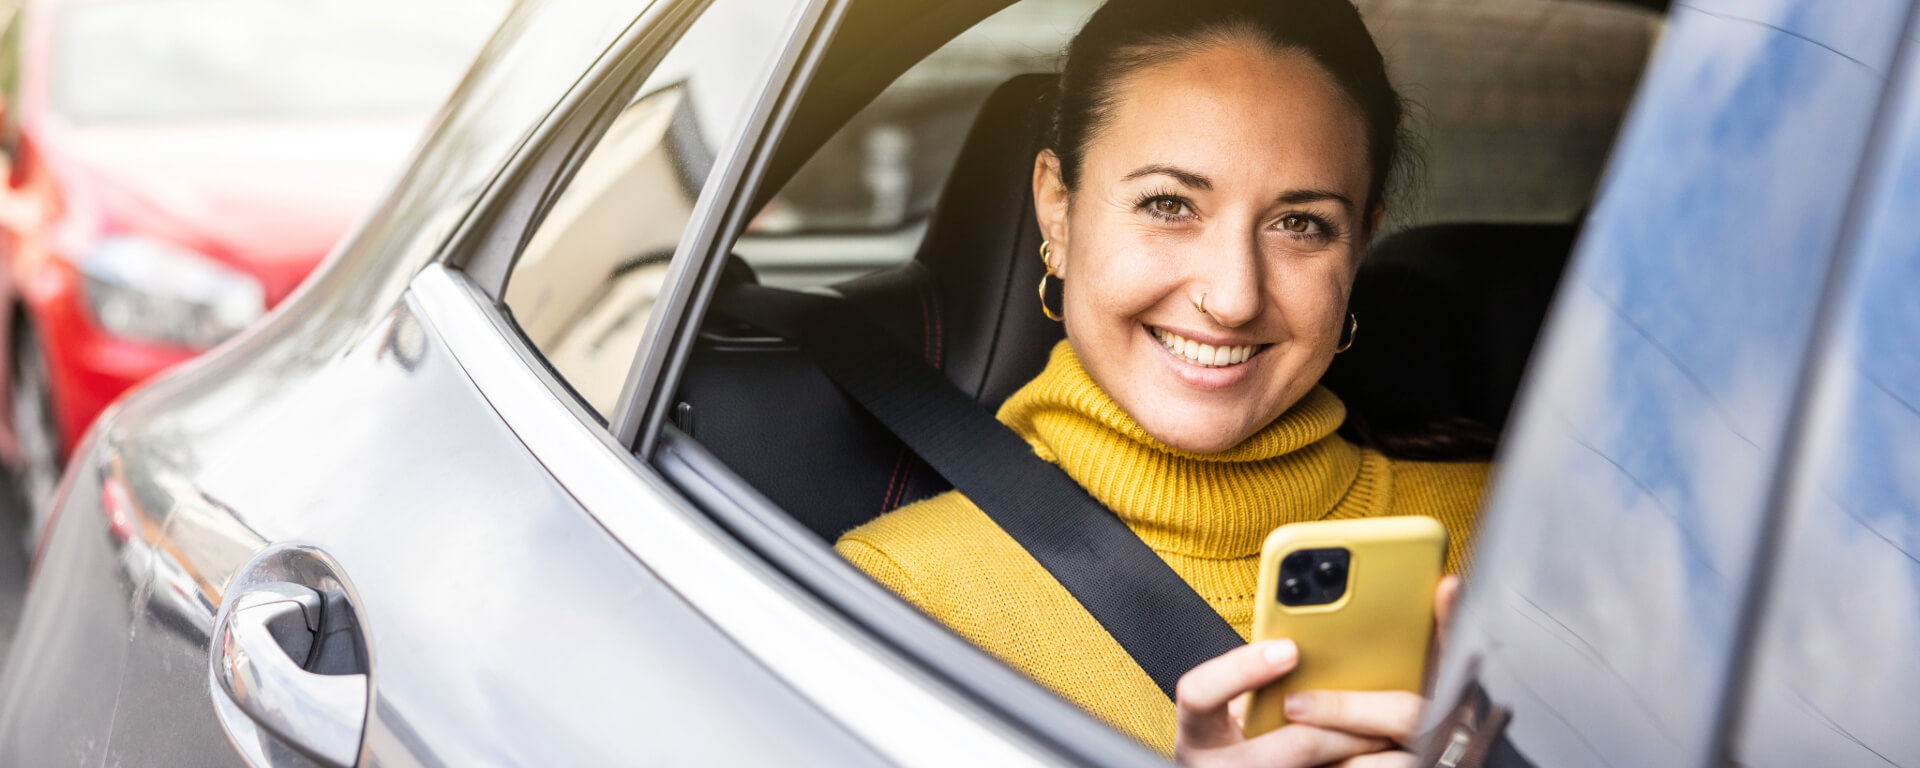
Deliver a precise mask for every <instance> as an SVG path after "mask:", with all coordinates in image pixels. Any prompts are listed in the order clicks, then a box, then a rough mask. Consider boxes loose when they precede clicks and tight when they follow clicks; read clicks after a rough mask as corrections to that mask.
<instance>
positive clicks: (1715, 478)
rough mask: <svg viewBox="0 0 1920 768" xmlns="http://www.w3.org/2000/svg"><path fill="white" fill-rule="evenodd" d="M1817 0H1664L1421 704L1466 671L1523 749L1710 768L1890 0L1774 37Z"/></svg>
mask: <svg viewBox="0 0 1920 768" xmlns="http://www.w3.org/2000/svg"><path fill="white" fill-rule="evenodd" d="M1823 7H1825V6H1823V5H1821V4H1820V0H1790V1H1789V2H1782V3H1778V4H1773V5H1769V6H1766V7H1764V8H1763V7H1761V6H1752V5H1750V6H1743V7H1742V9H1740V10H1738V11H1733V12H1729V14H1721V13H1719V12H1715V13H1706V12H1702V11H1699V10H1695V9H1692V8H1689V7H1687V6H1685V5H1683V4H1675V6H1674V10H1673V12H1672V15H1671V16H1670V18H1669V25H1668V27H1667V29H1666V31H1665V33H1664V37H1663V40H1662V42H1661V48H1660V52H1659V54H1658V55H1657V56H1656V57H1655V59H1654V61H1655V62H1656V63H1655V65H1654V68H1653V69H1652V70H1651V71H1649V73H1648V75H1647V79H1646V83H1645V84H1644V85H1643V87H1642V89H1641V91H1640V93H1639V95H1638V96H1637V97H1636V101H1635V104H1634V108H1633V117H1632V118H1631V119H1630V120H1629V122H1628V124H1627V127H1626V128H1625V130H1624V131H1623V133H1622V136H1621V140H1620V144H1619V147H1618V148H1617V150H1616V157H1615V158H1614V159H1613V160H1612V162H1611V163H1610V165H1609V167H1608V169H1607V183H1606V186H1605V187H1604V188H1603V189H1602V190H1601V191H1600V195H1599V198H1598V203H1597V204H1596V205H1595V206H1594V210H1593V214H1592V216H1591V217H1590V218H1589V219H1588V220H1587V222H1586V224H1585V228H1584V231H1583V233H1582V235H1581V239H1580V244H1579V250H1578V253H1576V255H1575V259H1574V262H1573V264H1572V265H1571V266H1570V267H1569V268H1568V274H1567V275H1566V279H1565V280H1564V281H1562V283H1561V288H1560V292H1559V294H1558V296H1557V297H1556V298H1555V303H1554V308H1553V317H1552V319H1551V321H1550V323H1549V325H1548V327H1547V329H1546V330H1545V331H1544V332H1543V334H1542V337H1541V340H1540V344H1541V349H1540V352H1539V353H1538V354H1537V355H1535V356H1534V359H1533V361H1532V362H1531V363H1530V365H1529V368H1528V370H1527V377H1528V383H1527V387H1526V390H1525V391H1524V392H1523V393H1522V394H1521V400H1520V406H1519V408H1518V409H1516V413H1515V420H1514V427H1513V429H1512V430H1511V434H1509V435H1508V436H1507V437H1506V440H1505V441H1504V442H1503V444H1502V446H1501V449H1502V453H1501V465H1500V468H1499V471H1498V473H1497V477H1496V479H1495V481H1494V485H1493V486H1492V487H1490V488H1489V489H1488V491H1487V495H1486V498H1487V499H1488V500H1489V501H1488V507H1487V509H1485V510H1484V511H1483V512H1482V520H1484V521H1487V522H1488V525H1487V526H1486V527H1485V529H1484V530H1482V531H1481V534H1480V537H1479V540H1478V541H1477V542H1476V544H1475V563H1474V568H1473V572H1472V574H1471V576H1470V577H1469V585H1468V590H1467V592H1466V597H1465V599H1464V602H1463V604H1462V606H1461V608H1460V610H1459V613H1458V618H1457V619H1456V620H1455V622H1454V629H1453V634H1452V636H1451V637H1450V638H1449V641H1448V644H1447V647H1446V656H1445V657H1444V659H1443V661H1442V664H1441V669H1440V673H1439V675H1438V678H1437V679H1438V681H1439V682H1438V685H1437V688H1436V696H1435V699H1436V701H1438V702H1441V703H1442V706H1440V707H1438V708H1437V711H1438V712H1440V713H1450V712H1456V711H1458V710H1457V709H1456V707H1455V704H1456V702H1459V701H1461V696H1460V693H1461V692H1462V691H1465V690H1470V688H1469V684H1470V683H1473V682H1476V681H1477V682H1478V683H1479V685H1480V686H1481V687H1482V688H1483V689H1484V691H1485V692H1486V694H1487V695H1488V696H1489V697H1490V698H1491V700H1492V701H1493V702H1494V703H1495V704H1496V705H1497V706H1499V707H1503V708H1507V709H1509V710H1510V711H1511V715H1512V717H1511V719H1510V720H1508V721H1507V723H1506V726H1505V731H1504V734H1505V736H1506V737H1507V739H1508V740H1509V741H1510V743H1511V746H1512V747H1514V748H1515V749H1516V750H1517V751H1518V752H1519V753H1521V754H1522V755H1524V756H1525V757H1526V758H1527V759H1529V760H1531V761H1532V762H1533V764H1536V765H1554V766H1605V765H1615V766H1626V765H1632V766H1649V767H1658V766H1697V765H1704V764H1708V763H1710V762H1711V761H1712V759H1713V758H1712V755H1714V753H1715V751H1716V748H1717V745H1716V744H1714V742H1713V739H1714V737H1715V735H1716V731H1717V728H1718V724H1719V722H1720V720H1719V718H1720V716H1721V711H1722V710H1721V707H1722V706H1723V704H1724V703H1725V696H1726V691H1727V688H1728V686H1729V685H1730V683H1731V682H1732V681H1731V679H1730V678H1729V677H1728V674H1729V673H1730V672H1731V671H1732V670H1733V669H1734V667H1733V664H1732V659H1733V658H1735V657H1736V654H1738V653H1739V652H1740V648H1741V643H1742V639H1741V638H1742V633H1743V632H1744V631H1745V629H1746V625H1745V623H1744V622H1745V617H1744V616H1743V614H1742V612H1741V606H1742V603H1743V600H1744V598H1745V596H1746V594H1747V590H1748V589H1749V587H1750V583H1749V576H1750V575H1751V574H1752V573H1753V569H1755V568H1756V567H1757V565H1756V564H1757V563H1758V565H1759V566H1771V565H1773V563H1770V562H1760V561H1758V560H1756V558H1757V557H1760V556H1762V555H1763V553H1761V552H1760V551H1759V550H1758V549H1757V547H1756V544H1757V542H1759V541H1760V540H1761V536H1760V531H1761V528H1762V526H1763V525H1765V524H1766V521H1767V516H1766V510H1767V508H1768V505H1769V503H1770V496H1769V494H1770V492H1771V490H1772V488H1773V475H1774V473H1775V472H1776V470H1777V468H1778V467H1779V466H1780V464H1779V462H1780V460H1781V458H1782V455H1783V452H1785V451H1789V450H1791V449H1790V448H1789V447H1788V446H1787V445H1786V443H1785V440H1786V439H1788V438H1789V437H1790V436H1791V434H1792V432H1791V430H1790V429H1789V418H1788V417H1789V414H1791V413H1792V410H1793V407H1794V404H1795V402H1796V398H1797V397H1798V396H1799V384H1800V381H1801V371H1802V367H1803V366H1804V365H1806V364H1807V361H1808V355H1807V351H1808V349H1809V347H1810V343H1811V342H1812V341H1813V337H1812V333H1813V331H1814V327H1815V324H1814V318H1815V314H1816V311H1817V310H1818V308H1819V306H1820V301H1821V298H1822V286H1823V284H1824V283H1825V281H1826V279H1827V275H1828V274H1829V270H1830V269H1831V265H1832V258H1833V254H1834V248H1835V246H1836V245H1837V244H1838V242H1839V241H1840V238H1841V237H1842V234H1841V233H1842V231H1843V225H1844V223H1845V222H1846V220H1847V217H1848V215H1849V214H1848V201H1849V199H1850V198H1851V197H1852V193H1853V190H1854V188H1855V184H1856V183H1857V173H1858V169H1859V164H1860V161H1861V157H1862V152H1863V150H1864V148H1865V147H1866V145H1867V137H1868V132H1869V128H1870V125H1871V118H1872V117H1873V116H1874V115H1875V113H1876V111H1877V110H1878V109H1879V105H1880V103H1881V98H1882V93H1883V89H1884V85H1885V82H1886V79H1885V75H1884V72H1885V71H1886V69H1887V67H1888V66H1890V63H1891V62H1890V61H1889V60H1888V59H1887V57H1886V54H1885V53H1884V51H1886V50H1887V49H1888V48H1889V46H1888V43H1889V42H1890V41H1891V40H1894V39H1897V38H1898V36H1899V29H1898V24H1897V20H1898V19H1900V18H1902V17H1903V16H1904V14H1905V13H1906V9H1905V5H1904V4H1901V5H1899V6H1898V7H1895V6H1893V5H1892V4H1883V5H1881V6H1879V7H1876V8H1870V7H1868V6H1866V5H1862V6H1861V7H1860V10H1861V12H1862V13H1867V12H1872V13H1874V14H1877V18H1879V19H1880V24H1881V25H1882V27H1881V28H1879V29H1877V30H1876V32H1877V34H1875V35H1869V36H1865V37H1861V38H1857V39H1854V40H1850V41H1847V42H1845V43H1842V44H1839V46H1838V47H1828V46H1827V45H1824V44H1821V43H1816V42H1810V41H1809V40H1808V38H1807V37H1805V36H1804V35H1801V34H1799V33H1798V32H1796V31H1795V30H1794V29H1793V27H1794V26H1795V25H1796V24H1800V23H1801V20H1802V19H1806V18H1809V17H1812V16H1816V15H1818V14H1819V12H1818V10H1817V9H1819V8H1823ZM1742 14H1745V15H1744V16H1743V15H1742ZM1875 56H1878V57H1879V58H1877V59H1876V58H1872V57H1875ZM1808 147H1819V148H1821V155H1822V160H1821V162H1819V163H1807V162H1805V157H1806V152H1807V148H1808ZM1812 570H1814V571H1817V570H1819V569H1818V568H1815V569H1812ZM1787 572H1789V573H1799V572H1800V571H1796V570H1789V571H1787ZM1809 572H1810V571H1809ZM1476 667H1477V671H1475V670H1476ZM1715 764H1718V763H1715ZM1815 764H1819V763H1815Z"/></svg>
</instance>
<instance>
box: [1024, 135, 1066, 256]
mask: <svg viewBox="0 0 1920 768" xmlns="http://www.w3.org/2000/svg"><path fill="white" fill-rule="evenodd" d="M1071 194H1072V193H1070V192H1069V191H1068V190H1067V183H1066V181H1065V180H1064V179H1062V178H1061V177H1060V157H1059V156H1058V155H1055V154H1054V153H1053V150H1051V149H1043V150H1040V154H1038V155H1035V156H1034V158H1033V217H1034V219H1035V220H1037V221H1039V223H1040V236H1041V237H1042V238H1045V239H1046V240H1047V242H1048V243H1051V247H1052V249H1053V274H1054V276H1056V277H1060V278H1062V279H1064V278H1066V276H1067V260H1066V258H1065V254H1066V252H1067V208H1068V202H1069V198H1070V197H1071Z"/></svg>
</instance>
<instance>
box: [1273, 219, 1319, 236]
mask: <svg viewBox="0 0 1920 768" xmlns="http://www.w3.org/2000/svg"><path fill="white" fill-rule="evenodd" d="M1280 226H1281V227H1282V228H1285V229H1286V230H1287V231H1288V232H1293V233H1296V234H1302V235H1304V234H1309V233H1311V232H1313V230H1314V223H1313V219H1309V218H1307V217H1305V216H1288V217H1286V218H1284V219H1281V220H1280Z"/></svg>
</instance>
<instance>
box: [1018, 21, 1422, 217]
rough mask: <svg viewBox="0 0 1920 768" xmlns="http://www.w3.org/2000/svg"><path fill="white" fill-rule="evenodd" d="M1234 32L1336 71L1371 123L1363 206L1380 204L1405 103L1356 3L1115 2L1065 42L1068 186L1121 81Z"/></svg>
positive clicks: (1063, 146)
mask: <svg viewBox="0 0 1920 768" xmlns="http://www.w3.org/2000/svg"><path fill="white" fill-rule="evenodd" d="M1235 37H1252V38H1254V39H1258V40H1262V41H1264V42H1266V43H1268V44H1271V45H1272V46H1273V47H1275V48H1277V49H1279V50H1283V51H1294V52H1299V53H1302V54H1305V55H1306V56H1307V57H1308V58H1311V59H1313V60H1314V61H1315V62H1317V63H1318V64H1319V65H1320V66H1321V67H1323V68H1325V69H1326V71H1327V72H1328V74H1331V75H1332V76H1333V80H1334V82H1335V83H1338V84H1339V86H1340V89H1341V90H1343V91H1345V92H1346V93H1347V95H1348V96H1349V97H1351V98H1352V99H1353V100H1354V103H1355V104H1357V105H1358V106H1359V107H1360V113H1361V117H1362V119H1364V120H1365V121H1366V124H1367V160H1368V161H1369V162H1370V163H1371V166H1372V167H1371V177H1370V178H1369V184H1368V188H1367V205H1366V208H1365V209H1364V210H1365V212H1367V213H1371V212H1372V211H1373V210H1374V209H1375V208H1376V207H1377V206H1379V205H1381V204H1383V203H1384V202H1385V195H1386V193H1387V191H1388V190H1387V185H1388V180H1389V179H1390V178H1391V177H1392V176H1393V174H1394V173H1395V171H1396V169H1398V168H1399V166H1400V163H1401V161H1402V158H1401V155H1402V151H1403V150H1402V140H1401V134H1400V131H1401V117H1402V114H1403V113H1404V112H1405V109H1404V107H1403V106H1402V103H1401V100H1400V94H1399V93H1398V92H1396V91H1395V90H1394V88H1393V84H1392V83H1390V82H1388V80H1387V69H1386V64H1385V62H1384V61H1382V59H1381V58H1380V49H1379V47H1378V46H1376V45H1375V44H1374V42H1373V35H1372V34H1370V33H1368V32H1367V27H1366V24H1364V23H1363V22H1361V20H1360V11H1359V9H1356V8H1355V7H1354V6H1353V3H1352V0H1173V1H1172V2H1168V1H1167V0H1109V2H1108V3H1107V4H1106V5H1103V6H1101V7H1100V10H1098V11H1095V12H1094V14H1093V17H1092V18H1091V19H1088V20H1087V24H1086V26H1084V27H1082V28H1081V29H1080V33H1079V34H1078V35H1075V36H1074V38H1073V42H1072V43H1071V44H1069V45H1068V46H1067V60H1066V65H1065V67H1064V68H1063V69H1062V71H1061V73H1060V85H1059V94H1058V97H1057V98H1056V99H1055V100H1054V107H1053V125H1052V130H1051V136H1050V137H1049V139H1050V143H1051V145H1052V149H1053V153H1054V154H1055V155H1057V156H1058V157H1059V158H1060V178H1061V181H1062V182H1064V183H1065V184H1066V186H1067V188H1068V189H1077V188H1078V187H1079V182H1080V165H1081V160H1082V159H1083V157H1084V154H1085V151H1086V146H1087V142H1088V141H1089V140H1091V139H1092V138H1093V137H1094V136H1095V135H1096V134H1098V133H1099V131H1100V129H1101V128H1102V127H1103V126H1104V125H1105V124H1106V122H1107V120H1108V119H1109V118H1110V117H1111V115H1112V111H1113V107H1114V104H1115V101H1116V94H1115V90H1116V87H1117V86H1118V84H1119V81H1120V80H1121V79H1122V78H1124V77H1126V76H1127V75H1129V74H1131V73H1133V72H1134V71H1136V70H1139V69H1140V68H1142V67H1145V66H1147V65H1150V64H1154V63H1158V62H1164V61H1168V60H1170V59H1177V58H1180V57H1182V56H1186V55H1189V54H1192V53H1193V52H1195V51H1196V50H1197V49H1199V48H1201V47H1203V46H1205V45H1207V44H1209V43H1213V42H1216V41H1221V40H1231V39H1234V38H1235Z"/></svg>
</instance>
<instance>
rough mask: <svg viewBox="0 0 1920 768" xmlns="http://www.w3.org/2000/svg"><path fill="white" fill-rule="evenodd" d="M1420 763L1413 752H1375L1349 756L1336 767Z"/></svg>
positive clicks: (1392, 767)
mask: <svg viewBox="0 0 1920 768" xmlns="http://www.w3.org/2000/svg"><path fill="white" fill-rule="evenodd" d="M1418 764H1419V760H1418V759H1416V758H1415V757H1414V756H1413V753H1411V752H1375V753H1373V754H1371V755H1360V756H1359V757H1350V758H1347V759H1346V760H1342V761H1340V762H1339V763H1337V764H1335V766H1334V768H1413V766H1415V765H1418Z"/></svg>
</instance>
